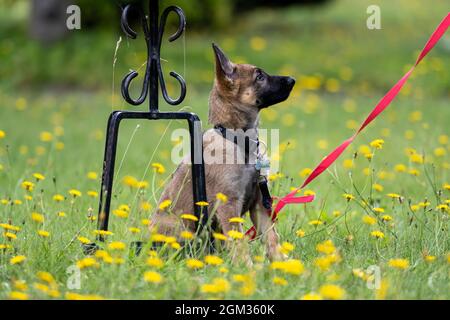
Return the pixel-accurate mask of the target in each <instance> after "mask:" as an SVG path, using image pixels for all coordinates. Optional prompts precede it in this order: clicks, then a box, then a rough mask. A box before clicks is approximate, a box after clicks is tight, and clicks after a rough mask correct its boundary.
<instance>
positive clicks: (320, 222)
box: [308, 220, 323, 226]
mask: <svg viewBox="0 0 450 320" xmlns="http://www.w3.org/2000/svg"><path fill="white" fill-rule="evenodd" d="M308 224H309V225H311V226H320V225H321V224H323V222H322V221H320V220H311V221H309V222H308Z"/></svg>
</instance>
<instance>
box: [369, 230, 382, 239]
mask: <svg viewBox="0 0 450 320" xmlns="http://www.w3.org/2000/svg"><path fill="white" fill-rule="evenodd" d="M370 235H371V236H372V237H374V238H377V239H383V238H384V233H383V232H381V231H380V230H375V231H372V232H371V233H370Z"/></svg>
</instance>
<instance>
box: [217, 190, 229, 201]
mask: <svg viewBox="0 0 450 320" xmlns="http://www.w3.org/2000/svg"><path fill="white" fill-rule="evenodd" d="M216 199H217V200H219V201H221V202H223V203H227V202H228V197H227V196H226V195H224V194H223V193H222V192H219V193H218V194H216Z"/></svg>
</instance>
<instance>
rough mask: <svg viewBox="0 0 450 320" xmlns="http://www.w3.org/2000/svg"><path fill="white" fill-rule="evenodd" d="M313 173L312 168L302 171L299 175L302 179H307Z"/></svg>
mask: <svg viewBox="0 0 450 320" xmlns="http://www.w3.org/2000/svg"><path fill="white" fill-rule="evenodd" d="M311 172H312V169H310V168H305V169H302V170H301V171H300V172H299V175H300V177H302V178H306V177H307V176H309V175H310V174H311Z"/></svg>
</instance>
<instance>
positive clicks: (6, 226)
mask: <svg viewBox="0 0 450 320" xmlns="http://www.w3.org/2000/svg"><path fill="white" fill-rule="evenodd" d="M0 227H1V228H3V229H5V230H11V231H20V227H16V226H13V225H11V224H9V223H0Z"/></svg>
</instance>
